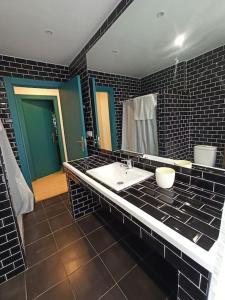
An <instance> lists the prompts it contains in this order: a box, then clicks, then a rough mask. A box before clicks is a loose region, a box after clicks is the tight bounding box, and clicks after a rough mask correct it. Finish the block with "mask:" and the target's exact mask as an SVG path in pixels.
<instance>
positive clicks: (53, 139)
mask: <svg viewBox="0 0 225 300" xmlns="http://www.w3.org/2000/svg"><path fill="white" fill-rule="evenodd" d="M52 141H53V144H56V135H55V133H54V132H52Z"/></svg>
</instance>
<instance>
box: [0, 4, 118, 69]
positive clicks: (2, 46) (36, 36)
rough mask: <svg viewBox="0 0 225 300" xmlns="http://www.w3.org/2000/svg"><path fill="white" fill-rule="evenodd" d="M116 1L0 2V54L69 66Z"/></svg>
mask: <svg viewBox="0 0 225 300" xmlns="http://www.w3.org/2000/svg"><path fill="white" fill-rule="evenodd" d="M119 2H120V0H0V54H5V55H10V56H17V57H22V58H28V59H34V60H38V61H44V62H50V63H55V64H69V63H70V62H71V61H72V60H73V59H74V58H75V56H76V54H78V53H79V51H80V50H81V49H82V48H83V46H84V45H85V44H86V43H87V42H88V40H89V39H90V38H91V37H92V36H93V34H94V33H95V32H96V31H97V30H98V28H99V27H100V25H101V24H102V23H103V22H104V20H105V19H106V18H107V17H108V16H109V14H110V12H111V11H112V10H113V9H114V8H115V7H116V5H117V4H118V3H119ZM46 29H50V30H53V35H52V36H48V35H47V34H46V33H45V30H46Z"/></svg>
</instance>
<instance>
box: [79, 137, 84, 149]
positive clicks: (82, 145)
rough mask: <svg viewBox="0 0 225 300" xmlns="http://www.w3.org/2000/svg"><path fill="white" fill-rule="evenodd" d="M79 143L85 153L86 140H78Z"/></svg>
mask: <svg viewBox="0 0 225 300" xmlns="http://www.w3.org/2000/svg"><path fill="white" fill-rule="evenodd" d="M77 143H79V144H80V145H81V148H82V151H83V152H84V144H85V141H84V138H83V137H81V139H80V140H78V141H77Z"/></svg>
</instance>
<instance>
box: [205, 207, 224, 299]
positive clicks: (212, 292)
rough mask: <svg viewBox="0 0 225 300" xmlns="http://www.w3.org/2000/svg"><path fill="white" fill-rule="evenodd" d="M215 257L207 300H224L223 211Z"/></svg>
mask: <svg viewBox="0 0 225 300" xmlns="http://www.w3.org/2000/svg"><path fill="white" fill-rule="evenodd" d="M216 247H217V249H216V255H215V260H214V268H213V272H212V279H211V284H210V288H209V296H208V300H224V299H225V295H224V284H225V209H223V215H222V220H221V226H220V234H219V237H218V240H217V241H216Z"/></svg>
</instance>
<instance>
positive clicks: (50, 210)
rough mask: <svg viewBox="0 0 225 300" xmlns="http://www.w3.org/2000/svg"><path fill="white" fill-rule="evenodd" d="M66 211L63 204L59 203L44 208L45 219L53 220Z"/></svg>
mask: <svg viewBox="0 0 225 300" xmlns="http://www.w3.org/2000/svg"><path fill="white" fill-rule="evenodd" d="M66 211H67V208H66V206H65V204H64V203H63V202H60V203H58V204H55V205H50V206H48V207H46V208H45V212H46V214H47V217H48V218H49V219H50V218H53V217H55V216H57V215H60V214H62V213H64V212H66Z"/></svg>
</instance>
